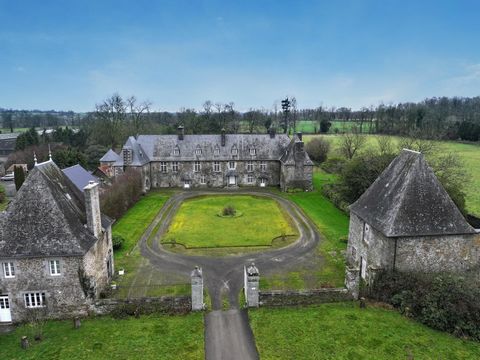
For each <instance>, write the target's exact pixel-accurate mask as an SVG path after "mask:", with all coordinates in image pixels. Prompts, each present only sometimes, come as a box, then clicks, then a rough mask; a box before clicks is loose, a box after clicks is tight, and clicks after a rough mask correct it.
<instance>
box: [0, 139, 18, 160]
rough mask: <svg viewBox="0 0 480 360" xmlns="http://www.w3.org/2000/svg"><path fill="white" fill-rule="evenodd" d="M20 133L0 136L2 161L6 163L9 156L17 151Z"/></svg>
mask: <svg viewBox="0 0 480 360" xmlns="http://www.w3.org/2000/svg"><path fill="white" fill-rule="evenodd" d="M18 135H19V134H18V133H8V134H0V161H6V160H7V157H8V155H10V154H11V153H13V152H14V151H15V145H16V143H17V137H18Z"/></svg>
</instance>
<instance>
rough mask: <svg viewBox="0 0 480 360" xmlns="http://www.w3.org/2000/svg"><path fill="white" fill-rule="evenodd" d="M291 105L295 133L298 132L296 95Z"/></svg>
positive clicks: (291, 100)
mask: <svg viewBox="0 0 480 360" xmlns="http://www.w3.org/2000/svg"><path fill="white" fill-rule="evenodd" d="M290 106H291V108H292V122H293V133H296V132H297V116H298V109H297V99H296V98H295V96H294V97H292V98H291V99H290Z"/></svg>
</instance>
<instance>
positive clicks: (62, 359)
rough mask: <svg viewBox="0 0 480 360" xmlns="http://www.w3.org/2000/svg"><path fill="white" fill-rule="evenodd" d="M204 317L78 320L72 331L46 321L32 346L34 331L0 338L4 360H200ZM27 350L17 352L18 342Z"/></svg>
mask: <svg viewBox="0 0 480 360" xmlns="http://www.w3.org/2000/svg"><path fill="white" fill-rule="evenodd" d="M203 331H204V330H203V314H201V313H194V314H189V315H185V316H180V315H177V316H167V315H151V316H142V317H141V318H140V319H135V318H133V317H129V318H127V319H122V320H119V319H113V318H110V317H98V318H92V319H87V320H82V326H81V327H80V328H79V329H77V330H75V329H73V326H72V321H71V320H69V321H48V322H47V324H46V325H45V329H44V339H43V340H42V341H41V342H36V341H35V340H34V339H33V332H32V329H31V328H30V327H29V326H28V325H27V326H20V327H19V328H17V329H16V330H15V331H13V332H12V333H9V334H5V335H0V344H1V346H0V357H1V358H2V359H9V360H10V359H26V360H27V359H31V360H34V359H58V360H68V359H78V360H83V359H85V360H87V359H88V360H90V359H92V360H100V359H108V360H116V359H165V360H169V359H171V360H177V359H183V360H187V359H191V360H197V359H203V357H204V350H203V347H204V341H203ZM23 335H26V336H28V337H29V339H30V345H31V346H30V348H29V349H28V350H22V349H21V348H20V338H21V336H23Z"/></svg>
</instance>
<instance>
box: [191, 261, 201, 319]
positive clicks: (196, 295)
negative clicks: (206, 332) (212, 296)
mask: <svg viewBox="0 0 480 360" xmlns="http://www.w3.org/2000/svg"><path fill="white" fill-rule="evenodd" d="M190 277H191V282H192V310H193V311H198V310H203V309H204V304H203V272H202V268H199V267H198V266H195V269H194V270H193V271H192V273H191V275H190Z"/></svg>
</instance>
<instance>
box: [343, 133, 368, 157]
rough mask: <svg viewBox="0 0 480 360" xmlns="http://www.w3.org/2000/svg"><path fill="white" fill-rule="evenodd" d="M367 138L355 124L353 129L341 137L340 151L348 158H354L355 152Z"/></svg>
mask: <svg viewBox="0 0 480 360" xmlns="http://www.w3.org/2000/svg"><path fill="white" fill-rule="evenodd" d="M366 140H367V138H366V137H365V136H363V135H362V134H361V133H360V132H359V129H358V127H356V126H353V127H352V131H351V132H349V133H345V134H343V135H342V136H341V138H340V152H341V153H342V154H343V155H344V156H345V157H346V158H347V159H352V158H353V157H354V156H355V154H357V153H358V151H359V150H360V149H361V148H362V147H363V146H364V145H365V141H366Z"/></svg>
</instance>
